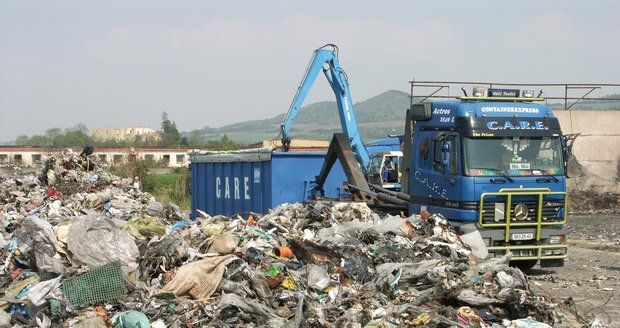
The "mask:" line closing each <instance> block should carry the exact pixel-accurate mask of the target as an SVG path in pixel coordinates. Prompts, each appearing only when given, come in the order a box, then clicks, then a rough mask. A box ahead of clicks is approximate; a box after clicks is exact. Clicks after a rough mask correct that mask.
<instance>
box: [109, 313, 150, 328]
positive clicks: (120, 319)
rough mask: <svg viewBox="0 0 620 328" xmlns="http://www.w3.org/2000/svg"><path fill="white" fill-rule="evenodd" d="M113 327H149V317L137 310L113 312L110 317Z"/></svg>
mask: <svg viewBox="0 0 620 328" xmlns="http://www.w3.org/2000/svg"><path fill="white" fill-rule="evenodd" d="M110 321H111V322H112V324H113V325H114V327H115V328H149V327H151V324H150V323H149V318H147V316H146V315H145V314H144V313H142V312H138V311H127V312H121V313H117V314H115V315H114V316H113V317H112V319H110Z"/></svg>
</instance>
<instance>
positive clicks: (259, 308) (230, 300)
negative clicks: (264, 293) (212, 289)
mask: <svg viewBox="0 0 620 328" xmlns="http://www.w3.org/2000/svg"><path fill="white" fill-rule="evenodd" d="M230 306H232V307H236V308H237V309H239V310H241V311H243V312H245V313H251V314H253V315H256V316H260V317H262V318H264V319H265V320H266V321H267V327H284V326H285V324H286V322H285V321H284V319H282V318H281V317H280V316H278V315H277V314H276V313H275V312H274V311H273V310H272V309H271V308H269V307H267V306H265V305H264V304H262V303H260V302H255V301H251V302H248V300H244V299H242V298H241V297H240V296H238V295H236V294H222V296H221V297H220V302H219V303H218V305H217V309H218V310H219V311H221V310H223V309H225V308H227V307H230Z"/></svg>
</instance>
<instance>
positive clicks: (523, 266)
mask: <svg viewBox="0 0 620 328" xmlns="http://www.w3.org/2000/svg"><path fill="white" fill-rule="evenodd" d="M536 263H538V260H524V261H510V263H509V265H510V266H511V267H516V268H519V270H521V271H523V272H527V271H530V270H531V269H532V268H533V267H534V266H535V265H536Z"/></svg>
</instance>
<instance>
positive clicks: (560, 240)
mask: <svg viewBox="0 0 620 328" xmlns="http://www.w3.org/2000/svg"><path fill="white" fill-rule="evenodd" d="M549 244H564V235H555V236H551V237H549Z"/></svg>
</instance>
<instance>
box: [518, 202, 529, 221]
mask: <svg viewBox="0 0 620 328" xmlns="http://www.w3.org/2000/svg"><path fill="white" fill-rule="evenodd" d="M528 214H529V212H528V209H527V206H525V205H523V204H517V206H515V218H516V219H517V220H525V219H527V215H528Z"/></svg>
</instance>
